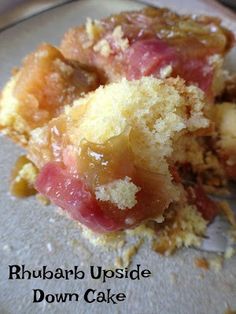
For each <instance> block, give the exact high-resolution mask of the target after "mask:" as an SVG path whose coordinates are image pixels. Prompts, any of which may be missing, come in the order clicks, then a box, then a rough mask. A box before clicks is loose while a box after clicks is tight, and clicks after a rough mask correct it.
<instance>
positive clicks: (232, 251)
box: [224, 246, 236, 259]
mask: <svg viewBox="0 0 236 314" xmlns="http://www.w3.org/2000/svg"><path fill="white" fill-rule="evenodd" d="M235 253H236V250H235V249H234V248H233V247H231V246H230V247H227V249H226V251H225V254H224V258H225V259H230V258H231V257H233V256H234V255H235Z"/></svg>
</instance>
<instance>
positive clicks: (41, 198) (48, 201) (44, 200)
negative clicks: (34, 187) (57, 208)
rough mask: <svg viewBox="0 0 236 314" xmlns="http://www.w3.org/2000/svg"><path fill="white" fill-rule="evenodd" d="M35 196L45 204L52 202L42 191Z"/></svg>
mask: <svg viewBox="0 0 236 314" xmlns="http://www.w3.org/2000/svg"><path fill="white" fill-rule="evenodd" d="M35 198H36V199H37V201H39V202H40V203H41V204H43V205H45V206H47V205H49V204H50V200H49V199H48V198H46V197H45V196H44V195H42V194H40V193H37V194H36V196H35Z"/></svg>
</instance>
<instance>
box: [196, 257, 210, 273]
mask: <svg viewBox="0 0 236 314" xmlns="http://www.w3.org/2000/svg"><path fill="white" fill-rule="evenodd" d="M195 265H196V266H197V267H198V268H202V269H205V270H209V262H208V260H207V259H206V258H204V257H197V258H196V259H195Z"/></svg>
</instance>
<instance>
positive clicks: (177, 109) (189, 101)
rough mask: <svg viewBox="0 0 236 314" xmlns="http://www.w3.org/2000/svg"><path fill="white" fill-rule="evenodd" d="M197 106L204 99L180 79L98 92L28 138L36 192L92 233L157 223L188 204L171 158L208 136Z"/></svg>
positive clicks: (117, 86)
mask: <svg viewBox="0 0 236 314" xmlns="http://www.w3.org/2000/svg"><path fill="white" fill-rule="evenodd" d="M204 104H205V103H204V94H203V92H201V90H200V89H198V88H197V87H194V86H186V85H185V84H184V81H183V80H181V79H172V78H170V79H165V80H158V79H155V78H153V77H146V78H142V79H140V80H137V81H127V80H125V79H123V80H122V81H121V82H120V83H114V84H109V85H107V86H105V87H100V88H98V89H97V90H96V91H95V92H91V93H89V94H88V95H87V96H85V97H84V98H80V99H79V100H76V101H75V102H74V104H73V106H72V107H67V108H66V109H65V113H63V114H61V115H60V116H59V117H57V118H55V119H52V120H51V121H50V122H49V123H48V124H47V125H46V126H44V127H42V128H38V129H35V130H34V131H33V132H32V137H31V140H30V142H29V146H28V157H29V158H30V159H31V160H32V161H33V162H34V163H35V165H36V166H37V167H38V168H39V169H40V173H39V176H38V179H37V182H36V188H37V189H38V191H39V192H40V193H42V194H43V195H45V196H46V197H48V198H49V199H51V201H52V202H54V203H55V204H56V205H58V206H60V207H62V208H63V209H65V210H66V211H67V212H68V213H69V214H70V215H71V216H72V218H74V219H76V220H79V221H80V222H81V223H83V224H85V225H86V226H88V227H89V228H91V229H92V230H94V231H98V232H107V231H116V230H122V229H126V228H130V227H134V226H137V225H138V224H140V223H141V222H142V221H146V220H148V219H156V218H158V217H160V216H162V214H163V213H164V211H165V210H166V209H167V208H168V207H169V206H170V204H172V203H176V202H177V203H180V204H184V203H185V202H186V200H187V198H188V194H187V193H186V192H185V189H184V186H183V185H182V183H181V180H176V177H174V175H173V168H174V165H175V162H176V159H175V156H174V155H173V152H174V150H175V146H176V145H178V143H179V139H180V138H184V137H186V136H187V137H189V135H192V136H193V137H195V136H196V137H197V134H198V133H199V134H201V136H202V135H203V134H204V132H205V133H206V134H208V127H209V125H210V122H209V120H208V119H207V118H206V117H205V115H204V111H203V109H204ZM200 131H201V132H200ZM183 145H184V144H183ZM183 152H184V151H183Z"/></svg>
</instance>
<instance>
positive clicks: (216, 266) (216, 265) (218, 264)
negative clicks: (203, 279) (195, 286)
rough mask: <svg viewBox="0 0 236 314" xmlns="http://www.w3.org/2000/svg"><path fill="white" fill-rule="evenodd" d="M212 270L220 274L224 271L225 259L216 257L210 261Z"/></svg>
mask: <svg viewBox="0 0 236 314" xmlns="http://www.w3.org/2000/svg"><path fill="white" fill-rule="evenodd" d="M208 262H209V266H210V270H213V271H214V272H216V273H218V272H220V271H221V270H222V267H223V257H222V256H216V257H213V258H211V259H209V260H208Z"/></svg>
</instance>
